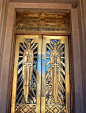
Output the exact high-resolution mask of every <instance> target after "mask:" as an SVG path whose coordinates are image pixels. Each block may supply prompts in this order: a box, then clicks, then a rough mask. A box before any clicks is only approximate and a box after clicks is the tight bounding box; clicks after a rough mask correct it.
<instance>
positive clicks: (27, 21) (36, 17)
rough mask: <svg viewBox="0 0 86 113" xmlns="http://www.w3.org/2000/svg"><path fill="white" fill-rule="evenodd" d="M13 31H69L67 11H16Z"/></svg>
mask: <svg viewBox="0 0 86 113" xmlns="http://www.w3.org/2000/svg"><path fill="white" fill-rule="evenodd" d="M15 31H52V32H53V31H56V32H57V31H59V33H60V32H61V33H62V32H66V33H70V16H69V14H68V13H44V12H42V13H41V12H17V13H16V22H15Z"/></svg>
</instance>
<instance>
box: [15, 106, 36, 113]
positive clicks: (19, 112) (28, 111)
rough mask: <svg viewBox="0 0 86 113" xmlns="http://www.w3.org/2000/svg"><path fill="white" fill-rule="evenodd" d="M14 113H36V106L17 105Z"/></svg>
mask: <svg viewBox="0 0 86 113" xmlns="http://www.w3.org/2000/svg"><path fill="white" fill-rule="evenodd" d="M16 113H36V105H32V104H17V105H16Z"/></svg>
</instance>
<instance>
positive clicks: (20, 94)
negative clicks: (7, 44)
mask: <svg viewBox="0 0 86 113" xmlns="http://www.w3.org/2000/svg"><path fill="white" fill-rule="evenodd" d="M28 42H29V43H31V49H32V50H33V56H34V57H33V72H32V76H31V80H30V87H29V89H30V90H29V95H28V104H36V89H37V59H38V52H37V51H38V44H37V43H34V40H33V39H25V40H24V42H23V43H20V45H19V50H20V52H19V60H18V75H17V93H16V103H17V104H21V103H22V104H24V103H25V98H24V88H23V83H24V80H23V54H24V50H25V49H26V48H27V43H28Z"/></svg>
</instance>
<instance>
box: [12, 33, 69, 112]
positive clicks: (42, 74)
mask: <svg viewBox="0 0 86 113" xmlns="http://www.w3.org/2000/svg"><path fill="white" fill-rule="evenodd" d="M11 113H70V84H69V57H68V37H67V36H43V35H17V36H16V47H15V63H14V75H13V89H12V102H11Z"/></svg>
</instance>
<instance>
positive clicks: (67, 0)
mask: <svg viewBox="0 0 86 113" xmlns="http://www.w3.org/2000/svg"><path fill="white" fill-rule="evenodd" d="M10 1H11V2H25V3H68V4H73V3H75V2H77V1H78V0H10Z"/></svg>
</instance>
